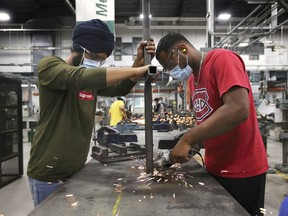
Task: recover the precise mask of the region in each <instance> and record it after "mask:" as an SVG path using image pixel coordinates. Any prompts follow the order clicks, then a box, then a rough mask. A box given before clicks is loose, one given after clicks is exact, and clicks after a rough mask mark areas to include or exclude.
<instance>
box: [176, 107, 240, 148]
mask: <svg viewBox="0 0 288 216" xmlns="http://www.w3.org/2000/svg"><path fill="white" fill-rule="evenodd" d="M241 112H243V109H232V108H231V107H229V106H227V105H223V106H221V107H220V108H219V109H218V110H216V111H215V113H213V115H212V116H210V117H209V118H208V119H207V120H206V121H205V122H203V123H202V124H200V125H199V126H196V127H194V128H192V129H190V130H189V131H188V132H187V133H185V135H183V137H182V139H183V141H185V142H187V143H189V144H190V145H192V146H193V144H195V143H197V142H202V141H203V140H206V139H209V138H212V137H216V136H219V135H221V134H224V133H226V132H228V131H230V130H232V129H234V128H235V127H237V126H238V125H239V124H240V123H241V122H243V121H244V120H245V118H243V117H242V116H245V114H242V113H241Z"/></svg>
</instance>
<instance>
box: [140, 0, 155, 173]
mask: <svg viewBox="0 0 288 216" xmlns="http://www.w3.org/2000/svg"><path fill="white" fill-rule="evenodd" d="M142 12H143V40H146V41H149V40H150V18H149V15H150V0H142ZM144 58H145V65H147V64H150V63H151V56H150V55H149V54H148V53H147V52H146V50H144ZM144 96H145V146H146V173H147V174H149V173H151V174H153V128H152V127H153V126H152V85H151V82H150V80H148V81H146V82H145V88H144Z"/></svg>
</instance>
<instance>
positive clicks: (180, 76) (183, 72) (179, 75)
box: [168, 53, 193, 81]
mask: <svg viewBox="0 0 288 216" xmlns="http://www.w3.org/2000/svg"><path fill="white" fill-rule="evenodd" d="M186 63H187V65H186V67H185V68H180V67H179V53H178V64H177V65H176V67H175V68H173V69H172V70H171V71H170V72H168V73H169V75H170V76H171V77H173V78H174V79H176V80H179V81H186V80H188V79H189V77H190V75H191V74H192V73H193V69H192V68H191V67H190V66H189V64H188V55H186Z"/></svg>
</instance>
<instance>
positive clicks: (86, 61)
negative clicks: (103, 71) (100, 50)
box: [81, 57, 101, 68]
mask: <svg viewBox="0 0 288 216" xmlns="http://www.w3.org/2000/svg"><path fill="white" fill-rule="evenodd" d="M81 66H83V67H85V68H95V67H96V68H97V67H100V66H101V61H94V60H92V59H88V58H85V57H84V60H83V62H82V64H81Z"/></svg>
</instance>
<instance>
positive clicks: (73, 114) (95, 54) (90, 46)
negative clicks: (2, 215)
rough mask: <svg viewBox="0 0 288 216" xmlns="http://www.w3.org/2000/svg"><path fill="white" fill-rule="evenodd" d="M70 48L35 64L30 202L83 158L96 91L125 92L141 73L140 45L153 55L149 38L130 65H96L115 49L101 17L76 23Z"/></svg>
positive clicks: (103, 93) (70, 172)
mask: <svg viewBox="0 0 288 216" xmlns="http://www.w3.org/2000/svg"><path fill="white" fill-rule="evenodd" d="M72 40H73V44H72V52H71V54H70V55H69V56H68V58H67V59H66V60H63V59H61V58H59V57H56V56H49V57H45V58H44V59H42V60H41V61H40V62H39V64H38V87H39V93H40V118H39V122H38V125H37V128H36V132H35V136H34V140H33V143H32V146H31V151H30V160H29V163H28V171H27V175H28V177H29V183H30V188H31V193H32V196H33V201H34V205H35V206H37V205H39V204H40V203H41V202H42V201H43V200H44V199H46V198H47V197H48V196H49V195H50V194H51V193H52V192H54V191H55V190H56V189H57V187H58V186H59V185H60V184H61V183H62V182H63V181H65V180H67V179H68V178H69V177H71V176H72V175H73V174H74V173H76V172H77V171H79V170H80V169H81V168H82V167H83V166H84V164H85V162H86V159H87V156H88V152H89V147H90V141H91V135H92V129H93V125H94V116H95V106H96V99H97V96H98V95H99V96H113V97H114V96H116V95H126V94H128V93H129V92H130V90H131V89H132V88H133V87H134V86H135V84H136V82H137V81H138V79H139V78H142V77H144V76H145V74H146V72H147V70H148V66H147V65H146V66H144V57H143V50H144V48H146V50H147V52H148V53H149V54H151V55H152V56H154V54H155V44H154V42H153V41H149V42H145V41H143V42H141V43H140V45H139V47H138V50H137V51H138V52H137V57H136V59H135V61H134V63H133V66H132V68H117V67H112V68H100V66H101V65H102V64H103V62H104V61H105V59H106V58H107V57H108V56H109V55H110V54H111V53H112V51H113V49H114V35H113V34H112V33H111V31H110V30H109V28H108V26H107V25H106V24H105V23H104V22H102V21H101V20H99V19H93V20H89V21H86V22H83V23H81V24H79V25H77V26H76V27H75V29H74V31H73V38H72Z"/></svg>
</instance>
